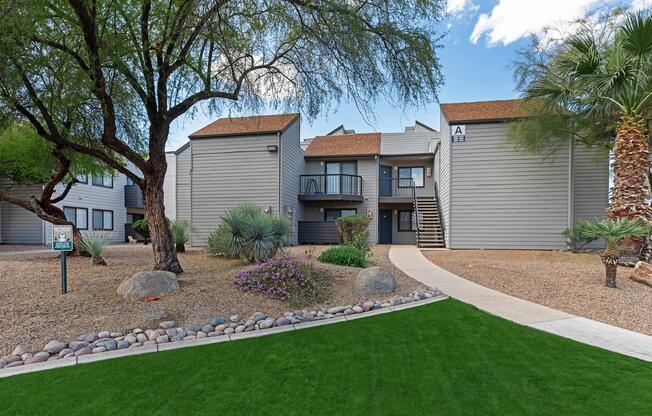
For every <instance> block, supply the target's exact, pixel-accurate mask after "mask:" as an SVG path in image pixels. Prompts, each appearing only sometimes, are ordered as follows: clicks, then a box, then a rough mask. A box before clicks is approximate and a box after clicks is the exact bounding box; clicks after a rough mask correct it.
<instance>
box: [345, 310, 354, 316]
mask: <svg viewBox="0 0 652 416" xmlns="http://www.w3.org/2000/svg"><path fill="white" fill-rule="evenodd" d="M354 313H355V312H353V309H347V310H345V311H344V315H353V314H354Z"/></svg>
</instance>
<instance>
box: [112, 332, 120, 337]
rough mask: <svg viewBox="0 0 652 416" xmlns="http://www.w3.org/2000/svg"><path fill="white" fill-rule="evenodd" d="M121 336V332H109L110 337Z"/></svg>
mask: <svg viewBox="0 0 652 416" xmlns="http://www.w3.org/2000/svg"><path fill="white" fill-rule="evenodd" d="M121 336H122V332H111V338H118V337H121Z"/></svg>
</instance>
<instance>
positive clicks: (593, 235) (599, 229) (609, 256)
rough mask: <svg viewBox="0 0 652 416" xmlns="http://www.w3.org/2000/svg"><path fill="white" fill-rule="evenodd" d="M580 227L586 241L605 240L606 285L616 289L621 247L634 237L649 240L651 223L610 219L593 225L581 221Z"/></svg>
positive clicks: (603, 260)
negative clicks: (624, 242)
mask: <svg viewBox="0 0 652 416" xmlns="http://www.w3.org/2000/svg"><path fill="white" fill-rule="evenodd" d="M579 226H580V229H581V232H582V236H583V237H584V238H585V239H594V240H597V239H598V238H602V239H604V241H605V244H606V245H605V250H604V252H603V253H602V262H603V263H604V265H605V270H606V285H607V287H611V288H616V287H617V285H616V272H617V271H618V260H619V259H620V250H619V247H620V245H621V244H622V243H623V241H625V240H627V239H629V238H632V237H637V238H647V236H648V235H649V233H650V223H649V222H647V221H645V220H642V219H640V218H638V219H630V218H619V219H616V220H613V219H611V218H608V219H605V220H602V221H596V222H592V223H591V222H588V221H584V220H581V221H580V222H579Z"/></svg>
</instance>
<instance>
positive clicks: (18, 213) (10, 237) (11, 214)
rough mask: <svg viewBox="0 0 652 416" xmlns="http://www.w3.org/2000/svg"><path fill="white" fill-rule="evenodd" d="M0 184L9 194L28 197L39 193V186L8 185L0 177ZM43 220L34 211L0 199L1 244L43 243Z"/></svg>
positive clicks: (7, 182)
mask: <svg viewBox="0 0 652 416" xmlns="http://www.w3.org/2000/svg"><path fill="white" fill-rule="evenodd" d="M0 186H2V187H3V189H5V190H8V191H9V194H10V195H13V196H16V197H20V198H29V197H30V196H32V195H35V196H38V195H40V194H41V188H42V187H41V186H38V185H33V186H23V185H14V186H11V188H9V186H10V182H9V181H7V180H2V179H0ZM43 227H44V222H43V221H42V220H41V219H40V218H38V217H37V216H36V215H35V214H34V213H32V212H31V211H28V210H26V209H24V208H21V207H19V206H16V205H12V204H10V203H8V202H5V201H0V243H2V244H44V240H43V233H44V229H43Z"/></svg>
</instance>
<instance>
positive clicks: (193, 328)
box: [186, 325, 201, 332]
mask: <svg viewBox="0 0 652 416" xmlns="http://www.w3.org/2000/svg"><path fill="white" fill-rule="evenodd" d="M186 331H188V332H190V331H192V332H199V331H201V326H199V325H188V326H187V327H186Z"/></svg>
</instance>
